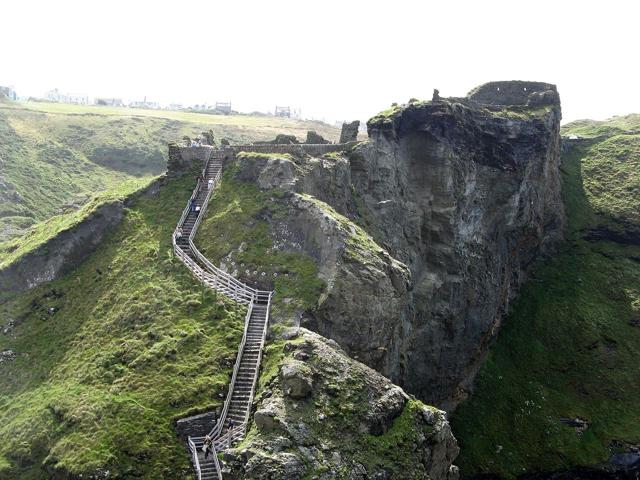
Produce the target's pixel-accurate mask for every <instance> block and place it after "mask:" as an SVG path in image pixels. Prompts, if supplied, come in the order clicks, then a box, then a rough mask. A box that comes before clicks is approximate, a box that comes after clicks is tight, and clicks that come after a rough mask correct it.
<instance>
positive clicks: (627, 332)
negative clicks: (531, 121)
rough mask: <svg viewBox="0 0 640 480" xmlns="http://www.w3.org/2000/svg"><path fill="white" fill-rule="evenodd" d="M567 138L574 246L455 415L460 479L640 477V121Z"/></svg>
mask: <svg viewBox="0 0 640 480" xmlns="http://www.w3.org/2000/svg"><path fill="white" fill-rule="evenodd" d="M562 130H563V134H564V135H566V137H564V140H565V141H564V142H563V143H565V145H564V148H563V155H562V169H561V172H562V181H563V188H562V191H563V199H564V203H565V206H566V212H567V224H568V229H567V230H568V232H567V242H566V243H565V244H564V245H563V246H562V247H561V248H560V251H559V252H558V253H557V254H556V255H554V256H553V258H552V259H550V260H547V261H544V262H541V264H540V265H539V266H537V267H536V269H535V271H534V272H533V274H532V277H533V278H532V281H530V282H528V283H527V285H525V287H524V288H523V290H522V292H521V293H520V295H519V296H518V299H517V300H516V302H515V303H514V305H513V306H512V308H511V312H510V314H509V316H508V317H507V319H506V320H505V322H504V328H502V329H501V331H500V334H499V336H498V338H497V341H496V342H495V345H494V347H493V348H492V349H491V352H490V354H489V357H488V360H487V361H486V362H485V364H484V366H483V367H482V369H481V371H480V374H479V375H478V378H477V379H476V385H475V389H474V394H473V395H472V396H471V398H470V399H469V400H468V401H467V402H464V403H463V404H461V405H460V406H459V408H458V409H457V410H456V412H455V414H454V415H453V418H452V425H453V429H454V432H455V434H456V438H457V439H458V440H459V441H460V448H461V455H460V458H459V459H458V460H457V461H456V463H457V464H458V465H459V466H460V468H461V472H462V474H463V476H471V475H474V474H483V473H491V474H495V475H500V477H504V478H514V477H518V476H520V475H522V474H524V473H525V472H526V473H534V472H550V471H558V470H567V469H574V468H575V467H576V466H593V465H596V464H600V463H602V462H608V464H607V465H606V467H605V468H604V469H602V468H599V469H598V470H596V471H581V470H576V471H573V472H570V473H568V474H564V475H551V474H549V475H548V476H540V477H536V478H599V479H602V478H614V479H619V478H637V477H638V471H640V421H639V417H638V414H639V412H640V369H639V368H638V356H639V355H640V246H639V245H637V243H635V244H634V241H633V240H634V238H635V239H637V238H638V237H637V232H638V231H639V228H640V217H638V215H639V213H640V204H639V202H640V196H639V195H638V194H639V193H640V175H639V173H640V135H638V133H637V132H640V115H629V116H626V117H622V116H621V117H615V118H612V119H610V120H608V121H604V122H594V121H586V120H585V121H580V122H574V123H570V124H568V125H564V126H563V127H562ZM595 232H598V233H599V234H598V235H596V234H595ZM634 465H635V467H634ZM611 471H613V472H614V473H610V474H606V472H611Z"/></svg>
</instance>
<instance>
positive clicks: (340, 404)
mask: <svg viewBox="0 0 640 480" xmlns="http://www.w3.org/2000/svg"><path fill="white" fill-rule="evenodd" d="M265 360H266V364H267V365H270V366H272V367H271V368H268V369H267V370H266V371H265V372H264V373H263V374H262V377H261V378H260V392H261V393H260V394H259V396H258V398H257V402H256V412H255V415H254V420H253V424H252V425H251V429H252V431H251V434H250V435H249V436H248V438H247V440H246V441H244V442H243V443H241V444H240V445H239V446H238V448H236V449H233V450H231V451H228V452H226V453H225V454H223V470H224V471H225V473H226V475H227V476H225V478H234V479H249V478H251V479H256V480H258V479H271V480H277V479H283V480H284V479H286V480H295V479H302V478H316V479H318V480H320V479H335V478H349V479H363V480H364V479H374V478H376V479H384V478H386V479H392V478H424V479H426V478H429V479H431V480H445V479H449V480H454V479H457V477H458V470H457V468H456V467H455V466H453V465H452V461H453V460H454V459H455V457H456V456H457V454H458V447H457V445H456V441H455V438H454V437H453V435H452V433H451V429H450V427H449V424H448V422H447V419H446V416H445V414H444V412H442V411H440V410H437V409H435V408H432V407H427V406H425V405H423V404H422V403H421V402H419V401H417V400H415V399H414V398H412V397H410V396H408V395H407V394H406V393H405V392H404V391H403V390H402V389H401V388H399V387H397V386H395V385H393V384H391V383H390V382H389V381H388V380H387V379H386V378H384V377H383V376H382V375H380V374H379V373H377V372H375V371H374V370H372V369H370V368H368V367H366V366H365V365H363V364H361V363H359V362H356V361H353V360H352V359H350V358H349V357H348V356H347V355H346V354H345V352H344V351H342V350H341V349H340V348H339V347H338V346H337V345H336V343H335V342H332V341H331V340H326V339H324V338H322V337H321V336H319V335H317V334H315V333H312V332H309V331H307V330H305V329H300V330H299V331H297V332H296V331H295V330H294V329H289V330H285V332H284V333H283V334H282V336H281V337H280V338H276V339H272V340H271V342H270V346H269V347H268V349H267V354H266V358H265ZM299 387H301V388H302V391H300V390H299ZM302 393H304V394H303V395H302Z"/></svg>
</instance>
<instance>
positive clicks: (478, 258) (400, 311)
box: [226, 82, 565, 408]
mask: <svg viewBox="0 0 640 480" xmlns="http://www.w3.org/2000/svg"><path fill="white" fill-rule="evenodd" d="M518 88H520V89H522V95H517V94H516V90H517V89H518ZM500 91H505V92H509V96H508V97H507V99H506V100H505V101H502V102H501V101H498V100H496V96H498V97H499V95H500V94H499V92H500ZM474 92H475V93H472V94H471V95H470V97H469V98H462V99H438V100H437V101H433V102H413V103H410V104H408V105H403V106H395V107H393V108H392V109H390V110H388V111H385V112H382V113H381V114H380V115H378V116H376V117H374V118H373V119H371V120H370V121H369V123H368V129H369V140H368V141H366V142H362V143H361V144H359V145H358V146H357V147H355V148H353V149H351V150H350V151H348V152H345V153H344V154H336V153H331V154H328V155H325V156H322V157H320V158H310V157H304V158H303V157H295V156H293V157H292V156H290V155H252V156H242V155H240V156H239V160H237V161H236V162H237V166H238V168H239V171H238V172H237V175H236V177H237V178H238V179H241V180H242V181H244V182H248V183H252V184H254V185H256V186H257V187H258V189H260V190H262V191H270V192H274V191H278V192H280V194H279V195H278V198H280V200H282V199H285V203H287V202H288V203H287V206H286V208H285V210H286V212H288V213H283V211H280V212H279V213H278V214H277V215H266V214H264V212H263V213H261V215H262V216H261V217H260V220H261V221H266V222H267V223H268V224H269V225H270V234H271V236H272V238H273V239H275V242H274V245H275V247H274V250H282V251H287V250H295V251H304V252H306V253H307V254H309V255H310V256H311V257H312V258H313V259H314V260H315V261H316V263H317V265H318V269H319V271H318V275H319V276H320V278H321V279H322V280H323V281H324V284H325V288H324V291H323V293H322V294H321V295H320V297H319V299H318V301H317V303H316V305H315V307H314V308H307V309H305V310H304V311H300V312H299V315H300V322H301V323H302V325H304V326H306V327H308V328H310V329H312V330H315V331H317V332H319V333H320V334H322V335H324V336H326V337H329V338H332V339H334V340H336V341H337V342H338V343H339V344H340V345H341V346H342V347H343V348H345V350H346V351H347V352H348V353H349V354H350V355H352V356H353V357H354V358H356V359H359V360H361V361H363V362H364V363H366V364H368V365H369V366H371V367H373V368H375V369H376V370H378V371H380V372H381V373H383V374H384V375H386V376H388V377H389V378H390V379H391V380H392V381H394V382H395V383H398V384H400V385H402V386H403V387H404V388H406V389H407V390H408V391H410V392H411V393H414V394H415V395H417V396H418V397H419V398H421V399H423V400H425V401H428V402H430V403H436V404H438V405H439V406H441V407H445V408H449V407H451V406H453V405H455V403H456V402H457V401H459V400H460V399H461V398H464V396H465V395H466V392H467V391H468V389H469V388H470V383H471V380H472V379H473V376H474V374H475V372H476V371H477V368H478V367H479V365H480V364H481V361H482V359H483V356H484V354H485V352H486V349H487V346H488V344H489V343H490V342H491V340H492V339H493V338H494V336H495V334H496V332H497V330H498V328H499V326H500V322H501V319H502V317H503V315H504V313H505V312H506V311H507V309H508V306H509V302H510V300H511V299H512V298H513V297H514V295H515V294H516V292H517V289H518V287H519V285H520V284H521V283H522V281H523V280H524V279H525V278H526V274H527V271H528V269H529V267H530V266H531V265H532V263H533V262H534V261H535V260H536V259H537V258H538V257H539V256H540V255H543V254H545V253H546V252H549V251H550V250H551V249H552V248H553V246H554V244H555V243H556V242H557V241H558V240H559V239H560V238H561V237H562V232H563V229H564V223H565V220H564V214H563V207H562V203H561V201H560V195H559V193H560V183H559V171H558V169H559V153H560V137H559V126H560V117H561V113H560V105H559V99H558V94H557V92H556V91H555V87H553V86H549V85H548V84H539V83H532V82H525V83H523V84H513V82H498V83H493V84H487V85H485V86H483V87H481V88H479V89H476V90H475V91H474ZM478 92H480V93H478ZM488 92H491V93H488ZM513 103H516V104H513ZM282 192H285V194H284V195H282V194H281V193H282ZM272 198H274V196H273V195H272ZM305 202H306V203H305ZM305 205H306V206H305ZM296 212H298V213H296ZM301 216H302V217H304V220H301V218H302V217H301ZM288 218H289V220H290V221H289V220H287V219H288ZM283 224H286V227H287V228H283V227H282V225H283ZM331 225H336V226H339V227H340V228H333V227H331ZM338 231H344V232H347V235H346V236H344V235H343V237H342V240H341V241H339V242H337V243H336V241H335V239H336V236H335V233H336V232H338ZM283 232H289V233H290V236H289V237H286V235H284V236H283ZM242 248H246V245H245V246H244V247H243V246H242V245H240V251H241V250H242ZM354 248H356V249H358V248H359V252H360V254H355V255H354V254H353V252H354ZM336 252H337V254H336ZM267 253H268V252H267ZM226 258H227V259H232V258H233V254H232V253H229V255H227V256H226ZM256 262H257V263H259V262H260V261H258V260H257V261H256ZM249 270H255V271H259V270H260V268H259V267H256V268H255V269H254V268H248V269H247V271H249Z"/></svg>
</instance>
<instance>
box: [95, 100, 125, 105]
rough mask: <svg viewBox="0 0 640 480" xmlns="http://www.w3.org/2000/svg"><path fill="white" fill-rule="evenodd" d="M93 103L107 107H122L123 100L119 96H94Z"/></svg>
mask: <svg viewBox="0 0 640 480" xmlns="http://www.w3.org/2000/svg"><path fill="white" fill-rule="evenodd" d="M93 103H94V104H95V105H103V106H107V107H124V102H123V101H122V99H121V98H96V99H95V100H94V102H93Z"/></svg>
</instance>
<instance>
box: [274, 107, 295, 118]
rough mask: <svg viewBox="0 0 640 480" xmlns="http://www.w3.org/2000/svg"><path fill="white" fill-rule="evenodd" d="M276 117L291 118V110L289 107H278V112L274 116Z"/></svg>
mask: <svg viewBox="0 0 640 480" xmlns="http://www.w3.org/2000/svg"><path fill="white" fill-rule="evenodd" d="M274 115H275V116H276V117H289V118H290V117H291V108H289V107H278V106H277V105H276V112H275V114H274Z"/></svg>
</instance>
